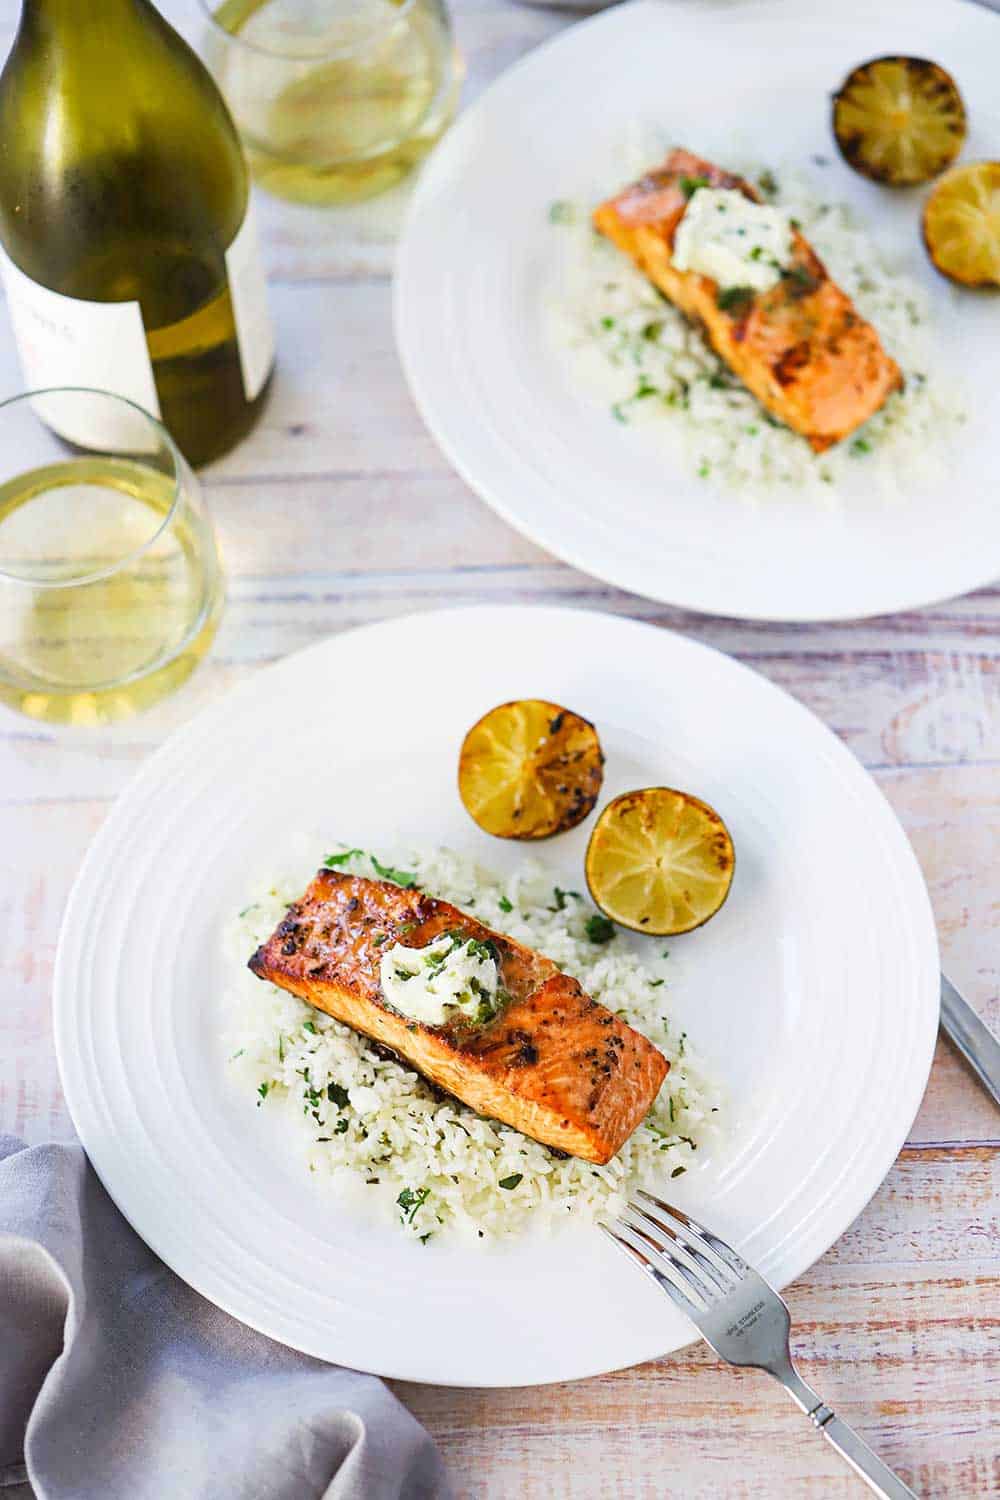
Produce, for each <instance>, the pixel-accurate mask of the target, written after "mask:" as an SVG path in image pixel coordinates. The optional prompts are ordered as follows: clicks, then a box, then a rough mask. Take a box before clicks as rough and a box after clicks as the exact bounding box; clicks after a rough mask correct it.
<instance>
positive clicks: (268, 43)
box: [202, 0, 461, 204]
mask: <svg viewBox="0 0 1000 1500" xmlns="http://www.w3.org/2000/svg"><path fill="white" fill-rule="evenodd" d="M202 4H203V6H204V8H205V11H206V14H207V18H208V26H207V30H206V35H205V44H204V50H205V56H206V59H207V61H208V63H209V66H210V67H211V69H212V71H213V73H214V74H215V76H216V78H217V79H218V81H219V84H220V87H221V88H222V91H223V93H224V94H225V96H226V99H227V101H228V103H229V106H230V108H231V109H232V111H233V115H234V118H235V120H236V123H237V125H238V126H239V129H240V133H241V134H242V136H243V141H244V144H245V146H246V149H247V155H248V157H249V160H250V165H251V167H252V169H253V172H254V175H255V176H256V178H257V180H258V181H259V182H260V184H261V186H262V187H264V188H266V189H267V190H268V191H269V192H272V193H276V194H277V195H278V196H279V197H283V198H290V199H294V200H297V201H300V202H305V203H317V204H324V203H347V202H352V201H354V200H356V199H361V198H369V197H371V196H373V195H374V194H375V193H381V192H384V191H385V190H386V189H387V188H390V187H392V186H393V185H394V184H395V183H397V182H399V181H400V179H401V178H403V177H405V176H406V174H407V173H408V172H410V171H411V170H412V169H413V167H414V166H415V165H416V164H417V163H418V162H419V161H421V160H422V159H423V157H424V156H426V154H427V152H428V151H429V150H430V149H431V147H432V146H433V145H434V143H435V141H436V140H437V139H438V137H439V136H440V135H441V132H442V131H443V130H444V129H445V127H446V125H447V124H448V122H449V121H450V119H451V118H452V115H453V114H454V112H455V108H456V105H457V103H458V93H459V88H460V84H461V67H460V64H459V60H458V55H457V53H456V51H455V45H454V41H453V39H452V33H451V23H450V20H449V17H448V13H447V10H446V9H445V6H444V0H221V3H220V0H202Z"/></svg>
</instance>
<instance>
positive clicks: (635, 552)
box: [396, 0, 1000, 620]
mask: <svg viewBox="0 0 1000 1500" xmlns="http://www.w3.org/2000/svg"><path fill="white" fill-rule="evenodd" d="M998 47H1000V20H998V18H997V17H996V16H995V15H992V14H990V13H989V12H987V11H985V10H983V9H980V8H979V7H977V6H975V5H971V4H968V3H965V0H880V3H879V4H877V5H873V4H871V3H867V0H864V3H862V0H842V3H840V4H838V5H835V6H828V7H823V8H822V13H820V12H819V11H818V9H817V7H816V6H808V5H802V4H801V0H727V3H719V0H700V3H691V0H636V3H633V4H630V5H624V6H619V7H616V8H615V9H613V10H610V11H608V12H606V13H604V14H602V15H600V16H598V17H596V18H594V19H592V20H590V21H587V22H583V23H581V24H579V25H577V26H574V27H573V28H572V29H570V30H569V31H567V32H564V33H563V34H561V35H560V36H559V37H558V38H557V39H555V40H554V41H552V42H550V43H549V44H548V45H546V46H544V47H541V48H539V49H538V51H536V52H534V53H532V54H531V55H530V56H529V57H528V58H526V59H525V60H524V61H522V62H521V63H519V64H518V65H517V66H516V67H514V68H513V69H511V71H510V72H509V73H507V74H505V75H504V76H503V77H502V78H501V79H500V80H499V81H498V82H497V83H495V84H494V85H493V87H492V88H491V89H490V90H489V91H488V92H487V93H486V95H485V96H484V97H483V98H482V99H481V100H480V101H479V102H478V103H477V104H476V105H475V106H474V107H473V108H472V109H471V110H470V111H469V113H468V114H467V115H466V116H465V117H464V118H463V119H461V120H460V121H459V123H458V125H457V126H456V127H455V128H454V129H453V130H452V132H451V133H450V134H449V135H448V136H447V137H446V138H445V139H444V141H443V142H442V143H441V145H440V146H439V147H438V148H437V150H436V152H435V154H434V156H433V157H432V159H431V161H430V162H429V164H428V166H427V168H426V169H425V172H424V174H423V176H422V178H421V181H420V183H419V186H418V188H417V192H416V195H415V198H414V202H413V205H412V211H411V214H410V217H409V221H408V227H407V231H406V234H405V236H404V240H403V244H402V246H401V250H400V257H399V264H398V270H397V279H396V329H397V339H398V344H399V349H400V354H401V357H402V360H403V364H404V367H405V370H406V373H407V376H408V379H409V382H410V387H411V389H412V391H413V394H414V396H415V398H416V400H417V403H418V405H419V407H420V409H421V412H422V413H423V416H424V418H425V420H426V422H427V424H428V426H429V427H430V429H431V432H432V433H433V434H434V436H435V437H436V438H437V441H438V442H439V444H440V445H441V447H442V449H443V450H444V452H445V454H446V455H447V457H448V458H449V459H450V461H451V462H452V463H453V464H454V465H455V467H456V468H457V469H458V470H459V472H460V473H461V474H462V475H463V477H464V478H465V479H466V480H467V481H468V483H469V484H470V485H472V487H473V488H474V489H476V490H477V491H478V492H479V494H480V495H481V496H482V497H483V498H484V499H485V500H486V501H487V502H488V503H489V504H490V505H491V506H492V507H493V508H494V509H495V510H496V511H498V512H499V514H500V515H502V516H503V517H504V518H505V519H506V520H507V521H509V522H510V523H511V524H512V525H513V526H515V527H517V528H518V529H519V530H520V531H522V532H524V533H525V534H526V535H527V536H529V537H531V538H532V539H533V540H534V541H536V542H538V543H539V544H540V545H542V546H544V547H546V548H548V549H549V550H550V551H551V552H554V553H555V554H556V555H557V556H559V557H561V558H564V559H565V560H566V561H567V562H570V563H572V564H574V565H575V566H577V567H580V568H582V569H584V570H585V571H587V572H589V573H592V574H595V575H596V576H597V577H599V578H604V579H606V580H608V581H609V582H611V583H614V584H617V585H619V586H620V587H622V588H626V589H631V590H633V591H634V592H636V593H639V594H644V595H647V596H648V597H650V598H654V599H660V600H664V601H666V602H667V603H671V604H676V605H682V606H684V607H686V608H688V609H695V610H701V611H707V612H711V613H715V614H722V615H733V616H740V617H744V618H747V619H773V620H819V619H847V618H853V617H857V616H863V615H871V614H882V613H888V612H891V611H894V610H900V609H904V608H910V607H915V606H917V605H920V604H926V603H929V602H930V601H932V600H936V599H942V598H946V597H949V596H951V595H954V594H958V593H964V592H966V591H968V590H970V589H973V588H976V587H978V586H980V585H981V584H984V583H987V582H989V581H990V580H991V579H992V578H994V577H995V576H996V575H997V573H998V572H1000V507H998V506H997V504H996V481H995V476H996V473H997V469H998V464H1000V381H998V380H997V378H996V370H997V365H996V358H997V356H996V351H997V348H998V347H1000V296H998V295H996V294H991V293H989V292H986V293H975V292H968V291H964V292H962V291H958V290H957V289H955V288H954V287H952V286H951V285H950V284H949V283H947V282H945V281H944V279H943V278H941V277H940V276H938V275H937V273H936V272H935V271H934V270H933V269H932V268H931V266H930V265H929V262H928V260H927V257H926V255H925V253H924V251H923V248H922V246H921V243H920V207H921V202H922V198H923V194H922V192H919V191H918V192H895V193H894V192H892V191H890V190H888V189H885V188H879V187H876V186H875V185H874V184H872V183H869V182H866V181H864V180H863V179H861V178H859V177H857V176H856V175H855V174H853V173H852V172H850V171H849V170H848V168H847V167H846V166H845V165H844V164H843V163H842V162H841V161H840V159H839V157H838V155H837V152H836V150H835V148H834V145H833V142H832V139H831V135H830V126H829V111H830V102H829V99H830V93H831V91H832V90H833V89H834V88H835V87H836V86H837V84H838V83H839V82H840V80H841V79H842V78H843V77H844V76H845V75H846V73H847V72H848V71H849V70H850V69H851V68H853V67H854V66H856V65H857V64H858V63H860V62H863V61H865V60H867V59H869V58H871V57H875V56H879V55H880V54H884V53H891V52H909V53H917V54H920V55H923V56H926V57H931V58H934V59H935V60H936V61H938V62H939V63H942V64H943V65H944V66H945V67H947V68H948V69H950V70H951V71H952V72H953V74H954V75H955V77H956V78H957V80H958V82H959V84H960V86H961V89H962V91H963V94H964V97H965V100H966V103H967V106H968V111H969V118H970V122H971V129H970V138H969V141H968V143H967V146H966V149H965V154H964V158H963V159H965V160H971V159H974V158H976V157H996V156H998V155H1000V110H998V105H997V90H996V56H997V49H998ZM637 126H638V127H640V128H644V127H653V128H655V129H657V130H661V131H664V132H667V133H668V138H672V139H674V140H678V141H681V142H683V143H684V144H686V145H687V146H689V147H690V148H691V149H693V150H695V151H696V152H698V153H700V154H703V155H705V156H708V157H709V158H714V159H715V160H718V161H721V162H723V163H725V162H726V160H727V158H729V159H731V158H732V154H733V152H734V151H736V152H738V153H739V155H740V157H741V158H747V157H749V158H751V159H757V160H759V161H762V162H770V163H772V164H775V165H778V166H779V167H780V166H781V165H782V164H783V163H785V162H789V161H790V162H792V163H795V164H801V165H802V166H803V167H805V168H807V169H808V168H809V165H810V161H811V158H812V157H813V156H814V155H816V154H821V155H823V156H825V157H826V158H828V160H829V164H828V166H827V167H826V168H825V169H824V170H823V172H822V174H821V176H822V182H821V184H819V186H821V188H822V193H823V196H829V197H830V198H831V199H835V200H838V201H843V202H847V203H848V204H850V205H851V206H852V207H853V208H854V209H855V210H856V211H857V213H858V215H859V217H860V218H861V219H862V220H863V222H865V223H866V224H867V225H868V226H869V227H870V228H871V229H872V231H873V232H874V233H875V235H876V237H877V238H878V239H879V241H880V243H881V245H882V246H883V248H884V249H885V250H887V251H888V253H889V255H890V256H891V258H892V260H893V262H894V263H895V264H898V265H899V266H900V267H901V268H902V269H904V270H905V271H906V273H907V274H908V275H910V276H912V277H914V278H916V279H917V280H918V281H920V282H921V283H922V284H923V285H924V286H925V287H926V289H927V291H928V294H929V296H930V297H931V299H932V305H933V309H934V314H935V319H934V340H935V352H934V360H935V369H936V371H937V372H938V373H939V374H940V375H941V376H942V377H943V379H944V381H945V383H946V384H947V383H950V382H953V381H960V382H961V384H962V387H963V390H964V391H965V392H966V393H967V399H966V400H965V405H966V407H967V408H968V422H967V423H966V425H965V426H963V427H961V428H960V429H959V430H958V432H957V434H956V433H953V434H952V435H951V436H949V437H947V438H942V439H941V440H940V441H937V440H936V439H932V441H931V449H932V455H931V461H928V462H927V463H926V465H924V466H923V467H922V468H921V467H920V466H917V472H916V474H915V476H914V477H913V478H912V479H910V480H908V481H907V485H906V492H905V493H904V494H896V495H894V496H893V497H892V498H891V499H889V498H884V497H881V496H880V495H879V494H878V493H876V492H875V486H874V482H872V481H870V480H866V477H865V475H866V471H865V470H864V469H863V467H862V466H861V465H859V466H858V471H857V474H856V475H854V474H853V473H852V476H851V478H852V481H853V482H852V483H851V484H850V488H849V490H848V487H847V483H846V482H845V483H844V484H843V485H838V487H837V489H836V491H834V490H832V489H831V490H829V491H826V492H825V500H824V501H820V500H817V499H816V497H815V496H807V495H802V494H799V493H797V492H792V493H790V494H789V493H783V494H779V495H774V496H768V497H767V499H766V501H763V502H761V503H759V504H754V503H751V502H749V501H748V500H747V499H745V498H741V496H740V495H739V494H738V493H734V492H732V491H725V490H723V489H717V488H716V487H715V486H714V484H713V482H712V481H711V480H710V479H709V480H705V479H699V478H698V477H697V476H696V475H694V474H691V473H688V472H685V471H684V470H683V469H682V467H681V466H680V463H679V462H674V463H673V465H672V462H671V455H670V453H669V451H667V452H666V456H665V454H664V449H663V447H662V445H661V444H660V443H659V442H657V441H656V440H655V434H651V432H650V429H649V426H648V425H647V426H646V427H645V428H643V429H641V430H640V429H637V428H634V427H623V426H621V425H619V424H617V423H615V422H614V421H613V420H612V419H611V417H610V414H609V411H608V408H607V404H606V403H601V402H598V401H596V400H595V396H594V393H593V391H591V390H589V389H584V387H583V384H582V382H581V381H580V380H578V379H576V378H574V377H575V372H574V370H573V368H572V366H571V364H570V361H569V358H568V357H567V354H566V351H565V350H563V349H560V348H558V347H556V341H555V340H554V339H553V337H552V331H551V321H552V320H551V316H550V314H551V307H552V304H553V301H554V300H556V299H557V292H558V279H559V275H560V271H559V253H560V252H559V245H558V240H559V231H558V230H555V231H554V230H553V228H552V226H551V225H550V223H549V206H550V204H551V203H552V201H553V200H556V199H563V198H570V199H574V198H578V199H581V200H582V201H583V202H592V201H594V200H595V198H597V197H600V196H604V195H607V194H610V193H611V192H613V191H614V190H616V189H617V188H619V187H621V186H623V185H624V182H623V179H622V176H621V172H622V168H621V165H620V162H619V161H618V160H617V157H618V156H619V155H620V151H621V147H622V143H623V141H628V140H629V139H630V138H632V137H633V136H634V133H635V131H636V127H637ZM649 164H650V165H653V164H654V163H652V162H651V163H649ZM814 170H815V169H814ZM852 469H853V466H852Z"/></svg>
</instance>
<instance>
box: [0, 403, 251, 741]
mask: <svg viewBox="0 0 1000 1500" xmlns="http://www.w3.org/2000/svg"><path fill="white" fill-rule="evenodd" d="M39 418H41V419H42V420H41V421H39ZM43 424H44V425H43ZM223 597H224V588H223V578H222V570H221V567H220V564H219V557H218V553H217V550H216V545H215V537H214V535H213V531H212V526H211V522H210V521H209V518H208V515H207V512H206V510H205V504H204V501H203V499H202V497H201V494H200V491H199V488H198V484H197V481H196V480H195V477H194V475H193V474H192V472H191V470H190V469H189V468H188V465H187V464H186V463H185V461H184V459H183V457H182V456H181V454H180V452H179V450H178V448H177V446H176V444H175V443H174V441H173V439H172V438H171V437H170V435H169V433H168V432H167V431H166V429H165V428H164V427H162V426H161V425H160V423H159V422H157V421H156V420H154V418H153V417H151V416H149V415H148V413H146V412H144V411H143V410H142V409H141V408H140V407H138V406H135V405H133V403H132V402H130V401H126V400H124V399H123V398H121V397H119V396H112V395H108V394H107V393H105V392H101V391H91V390H83V389H79V388H67V389H62V390H48V391H36V392H34V393H31V394H27V395H22V396H15V397H14V398H12V399H11V400H8V401H5V402H3V403H0V701H2V702H5V703H7V704H9V705H10V706H11V707H12V708H15V709H18V710H19V711H20V712H21V713H24V714H28V715H29V716H30V717H32V718H34V719H42V720H47V721H48V722H50V723H61V724H66V723H69V724H103V723H108V722H110V721H112V720H115V719H120V718H123V717H126V716H128V715H131V714H134V713H137V712H138V711H139V710H141V709H144V708H147V707H148V706H149V705H150V704H153V703H155V702H156V701H157V700H158V699H160V698H162V697H163V696H164V695H165V694H167V693H170V692H172V691H173V690H174V689H175V688H176V687H178V686H179V685H180V684H181V683H182V682H184V680H185V679H186V678H187V677H188V676H189V675H190V673H191V672H192V671H193V670H194V668H195V667H196V666H197V664H198V662H199V661H200V660H201V658H202V657H203V656H204V655H205V652H206V651H207V650H208V648H209V646H210V645H211V643H212V640H213V638H214V635H215V631H216V628H217V626H218V622H219V617H220V614H221V611H222V604H223Z"/></svg>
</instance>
